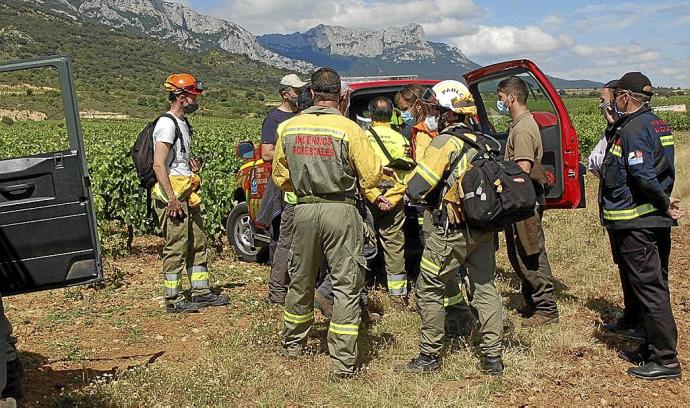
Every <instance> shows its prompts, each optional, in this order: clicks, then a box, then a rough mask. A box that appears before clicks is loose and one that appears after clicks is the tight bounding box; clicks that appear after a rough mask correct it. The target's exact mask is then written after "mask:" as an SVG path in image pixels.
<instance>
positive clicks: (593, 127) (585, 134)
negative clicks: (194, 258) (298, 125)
mask: <svg viewBox="0 0 690 408" xmlns="http://www.w3.org/2000/svg"><path fill="white" fill-rule="evenodd" d="M566 103H567V104H569V105H570V104H573V105H576V104H577V106H572V107H571V106H569V109H572V111H574V112H576V113H575V114H573V115H572V116H571V118H572V120H573V123H574V126H575V128H576V130H577V133H578V136H579V139H580V152H581V155H582V158H583V159H586V155H587V154H588V153H589V151H590V150H591V148H592V147H593V146H594V145H595V144H596V143H597V141H598V139H599V137H600V135H601V132H602V130H603V128H604V121H603V119H602V117H601V115H600V114H598V113H596V109H597V108H596V105H597V101H596V100H595V99H592V100H577V99H566ZM662 117H664V118H665V119H666V120H667V121H668V122H669V124H670V125H671V126H672V127H673V128H674V130H676V131H681V130H688V129H690V117H688V115H686V114H663V115H662ZM191 121H192V125H193V126H194V152H193V154H194V155H197V156H198V155H203V156H204V157H205V158H206V162H205V165H204V168H203V169H202V172H201V177H202V188H201V196H202V198H203V202H204V212H203V214H204V223H205V227H206V230H207V232H208V234H209V236H210V237H217V236H218V234H219V233H221V232H222V230H223V225H224V222H225V217H226V216H227V214H228V213H229V211H230V209H231V208H232V205H233V203H232V201H233V194H232V193H233V191H234V189H235V177H234V173H235V171H236V170H237V169H238V168H239V165H240V160H239V159H238V158H237V156H236V155H235V145H236V144H237V142H239V141H242V140H253V141H256V140H258V138H259V131H260V127H261V120H259V119H243V120H226V119H213V118H205V117H194V118H192V119H191ZM145 125H146V121H143V120H139V119H137V120H127V121H123V120H100V121H90V120H86V121H83V122H82V130H83V133H84V142H85V148H86V155H87V160H88V166H89V171H90V174H91V180H92V189H93V192H94V201H95V208H96V213H97V214H96V215H97V217H98V220H99V228H100V230H101V236H102V238H103V237H107V236H109V235H112V234H113V228H115V229H116V230H118V232H117V233H121V231H120V230H122V229H123V228H120V227H124V224H126V225H132V226H133V227H134V229H135V232H137V233H145V232H151V231H153V230H154V229H155V226H154V225H153V223H152V222H151V221H150V219H149V218H147V216H146V210H145V197H140V193H139V183H138V180H137V177H136V173H135V172H134V168H133V165H132V160H131V158H130V156H129V149H130V148H131V146H132V144H133V143H134V140H135V138H136V136H137V135H138V134H139V132H140V131H141V129H143V127H144V126H145ZM66 134H67V132H66V129H65V127H64V122H61V121H56V120H47V121H17V122H15V123H13V124H0V159H6V158H10V157H20V156H29V155H32V154H37V153H40V152H51V151H61V150H65V149H67V148H68V143H67V136H66ZM112 222H115V227H113V223H112ZM106 239H107V238H106ZM107 247H108V245H106V248H107Z"/></svg>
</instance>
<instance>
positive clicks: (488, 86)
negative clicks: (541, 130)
mask: <svg viewBox="0 0 690 408" xmlns="http://www.w3.org/2000/svg"><path fill="white" fill-rule="evenodd" d="M511 75H512V74H511ZM511 75H506V76H505V77H500V78H492V79H489V80H485V81H482V82H479V84H478V89H479V93H480V94H481V96H482V102H483V103H484V107H485V108H486V113H487V119H488V121H489V124H490V125H491V126H492V128H493V131H494V133H497V134H498V133H507V132H508V129H509V127H510V116H505V115H501V114H500V113H499V112H498V108H496V87H497V86H498V84H499V82H501V81H502V80H504V79H505V78H507V77H509V76H511ZM517 77H519V78H521V79H522V80H524V81H525V82H526V83H527V87H528V88H529V96H528V97H527V106H528V107H529V110H530V111H532V112H547V113H552V114H556V109H555V108H554V106H553V103H552V102H551V100H549V98H548V97H547V96H546V92H545V91H544V89H543V88H542V87H541V85H540V84H539V82H538V81H537V80H536V79H535V78H534V77H533V76H532V74H531V73H529V72H525V73H522V74H519V75H517Z"/></svg>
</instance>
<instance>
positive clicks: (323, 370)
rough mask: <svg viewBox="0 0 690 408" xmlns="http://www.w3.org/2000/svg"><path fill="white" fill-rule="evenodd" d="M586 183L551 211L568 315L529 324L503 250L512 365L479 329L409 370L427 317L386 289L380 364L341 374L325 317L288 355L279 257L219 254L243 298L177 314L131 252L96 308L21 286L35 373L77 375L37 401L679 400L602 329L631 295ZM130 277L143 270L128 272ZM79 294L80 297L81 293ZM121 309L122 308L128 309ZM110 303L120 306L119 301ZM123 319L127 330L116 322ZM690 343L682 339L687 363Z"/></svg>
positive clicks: (16, 317)
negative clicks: (333, 372)
mask: <svg viewBox="0 0 690 408" xmlns="http://www.w3.org/2000/svg"><path fill="white" fill-rule="evenodd" d="M688 137H690V135H688V134H684V135H677V139H676V140H677V142H676V147H677V158H676V162H677V163H678V178H677V180H678V182H677V186H676V195H677V196H679V197H681V198H684V199H685V200H686V201H687V200H688V198H689V197H690V181H689V180H690V174H688V172H689V171H690V169H689V168H688V163H690V160H689V159H690V142H688ZM587 187H588V199H589V201H588V204H589V207H588V208H587V209H584V210H577V211H572V210H569V211H550V212H548V213H547V216H546V221H545V224H546V231H547V245H548V250H549V255H550V258H551V261H552V266H553V270H554V273H555V275H556V277H557V279H558V286H557V295H558V304H559V308H560V311H561V323H560V324H559V325H557V326H552V327H546V328H540V329H534V330H526V329H523V328H521V327H520V323H519V320H520V319H519V317H518V316H517V315H516V313H515V308H516V307H519V306H521V299H520V294H519V286H518V283H517V280H516V279H515V277H514V275H513V274H512V273H509V272H505V271H507V270H508V263H507V260H506V259H505V256H504V255H503V253H504V250H501V252H500V253H501V256H500V258H499V267H500V272H499V277H498V284H499V288H500V291H501V293H502V295H503V301H504V304H505V305H506V310H507V311H508V317H509V319H510V320H511V322H512V323H513V326H514V327H513V328H512V329H510V330H508V332H507V333H506V351H505V356H504V358H505V362H506V366H507V370H506V373H505V375H504V376H503V377H501V378H491V377H487V376H484V375H481V374H479V373H478V371H477V370H476V367H475V365H476V363H477V361H478V359H477V343H478V339H477V337H476V334H475V335H474V336H473V337H472V338H471V339H470V340H469V344H453V345H450V347H449V351H448V352H447V354H446V355H445V359H444V367H443V370H442V372H440V373H438V374H434V375H430V376H414V375H403V374H398V373H396V372H395V371H394V368H395V367H396V365H398V364H401V363H404V362H406V361H407V360H409V359H410V358H412V357H413V356H414V355H416V353H417V342H418V332H419V327H420V321H419V317H418V316H417V315H416V314H413V313H411V312H403V311H398V310H396V309H395V308H393V307H392V305H390V304H389V303H388V300H387V298H386V296H385V295H384V294H382V293H374V294H373V295H372V296H373V302H374V303H376V304H378V305H380V307H381V308H382V309H383V310H384V311H385V317H384V319H383V321H382V322H381V323H380V324H378V325H376V326H374V327H373V328H372V329H371V331H370V332H368V333H367V334H365V335H364V336H361V339H360V347H361V348H360V351H361V354H362V358H363V360H364V361H365V363H366V366H367V369H366V371H365V373H364V374H363V375H362V376H360V377H359V378H357V379H355V380H351V381H339V382H338V381H333V380H331V379H329V378H328V374H329V372H330V362H329V358H328V354H327V352H326V345H325V336H326V329H325V326H324V325H323V323H319V324H317V325H316V328H315V330H314V336H313V339H311V340H310V346H311V351H312V352H311V354H310V355H308V356H306V357H304V358H302V359H299V360H296V361H289V360H286V359H284V358H283V357H281V356H280V355H279V354H278V344H279V333H280V331H281V328H282V322H281V319H280V316H281V310H280V309H279V308H276V307H269V306H267V305H265V304H264V303H263V302H262V299H263V296H264V290H265V289H264V288H265V282H266V278H267V275H268V269H267V268H265V267H256V266H248V265H246V264H242V263H238V262H235V261H233V260H229V259H223V258H220V259H218V260H217V261H216V263H215V265H216V268H215V269H216V271H215V272H216V276H217V279H218V282H219V284H221V285H223V286H224V287H225V288H226V291H228V292H229V293H230V294H231V296H232V297H233V305H232V306H231V308H229V309H224V310H214V311H208V312H205V313H204V314H203V315H197V316H185V317H170V316H166V315H164V314H162V313H160V304H159V302H158V301H151V300H150V293H152V291H155V290H157V288H158V286H157V285H158V272H157V271H158V264H157V260H156V259H155V257H148V258H146V259H141V257H139V258H137V257H130V258H128V259H127V258H126V259H124V260H120V261H114V263H111V265H110V268H111V269H113V268H116V270H117V271H118V272H122V271H124V272H123V273H124V276H122V274H118V275H117V276H118V277H119V279H121V280H122V282H121V283H123V286H121V287H120V286H117V285H116V286H115V287H113V288H106V290H101V291H94V290H84V295H83V297H84V300H81V301H80V302H77V303H79V304H80V305H81V306H80V307H81V308H82V309H85V310H89V311H90V312H91V313H90V314H89V313H76V312H75V313H72V314H69V313H67V314H65V313H62V314H60V315H59V316H60V318H61V320H58V321H43V322H42V323H41V322H39V323H32V322H33V320H32V316H33V315H32V314H31V313H32V310H33V313H34V314H35V313H36V310H35V309H36V307H37V306H36V305H41V304H44V303H47V302H57V303H60V305H61V306H60V307H61V308H62V309H64V310H66V311H74V310H75V308H76V307H77V306H74V304H72V303H70V302H69V301H67V302H66V301H65V300H67V294H65V295H64V296H65V298H64V299H63V298H62V296H63V295H62V293H61V292H59V291H58V292H50V293H49V294H45V293H44V294H35V295H31V296H28V297H26V298H21V297H20V298H16V299H12V301H11V305H10V317H11V318H12V319H13V321H14V323H15V327H17V330H18V332H19V334H20V339H21V344H20V346H21V348H22V350H24V351H25V352H29V351H30V352H31V353H36V354H37V355H43V356H45V357H46V359H47V361H45V362H40V363H37V362H35V361H30V362H29V364H28V365H29V376H30V378H31V377H32V376H35V378H37V377H39V376H40V375H42V373H43V374H44V373H45V372H46V370H53V371H54V372H55V373H57V375H58V376H60V375H62V377H60V378H73V380H72V381H68V380H65V381H63V382H59V383H58V384H60V385H61V386H62V389H60V390H56V391H54V392H53V393H49V394H48V395H36V393H34V394H33V395H32V396H31V398H30V399H29V401H28V402H29V405H36V406H46V405H47V406H50V405H53V406H124V407H141V406H159V407H165V406H170V407H177V406H189V407H197V406H358V407H387V406H434V407H443V406H448V407H450V406H494V405H500V406H515V405H521V406H522V405H537V406H546V405H558V404H563V403H565V402H568V403H571V404H576V405H606V404H614V405H629V404H636V405H669V404H670V405H676V404H677V402H678V401H683V400H686V401H687V400H688V398H690V387H688V386H686V385H685V384H684V383H683V382H682V381H679V382H666V383H662V385H650V384H648V383H644V382H640V381H636V380H633V379H631V378H629V377H627V376H626V375H625V373H624V370H625V368H627V365H626V364H624V363H623V362H621V361H619V360H617V359H616V357H615V354H616V352H617V350H618V349H619V348H621V347H625V346H626V345H627V344H625V343H623V342H620V341H619V340H618V339H615V338H612V337H611V336H607V335H605V334H602V333H601V332H600V331H599V330H598V329H597V328H596V325H597V324H598V323H599V322H601V321H602V319H609V318H611V317H613V316H614V315H615V314H616V313H618V312H620V309H621V305H622V299H621V291H620V289H619V282H618V277H617V270H616V269H615V267H614V265H613V264H612V262H611V259H610V254H609V246H608V240H607V238H606V234H605V233H604V231H602V229H601V227H600V226H599V224H598V218H597V210H596V202H595V197H596V188H595V187H596V181H595V180H593V179H592V178H591V177H590V178H588V180H587ZM686 204H687V203H686ZM685 231H687V229H685ZM146 250H147V251H150V250H151V249H150V248H149V249H146ZM674 255H677V254H674ZM681 255H683V254H681ZM684 255H685V256H687V254H684ZM132 258H134V259H132ZM685 259H687V258H685ZM684 272H685V271H684V270H683V269H682V268H681V267H677V266H673V267H672V270H671V276H672V279H671V280H672V282H671V283H672V287H673V290H674V291H675V293H676V294H674V299H676V302H675V304H676V306H675V307H676V316H677V318H678V322H679V328H680V333H681V343H682V342H683V341H685V340H686V338H684V336H686V334H687V333H688V330H689V329H690V324H688V321H687V319H685V317H684V316H682V317H681V315H682V312H684V311H686V308H685V306H688V305H690V289H689V288H688V287H687V286H686V285H685V284H684V283H683V280H682V277H678V275H680V274H681V273H684ZM130 279H132V280H135V281H134V282H129V283H128V280H130ZM679 280H680V282H679ZM69 296H70V298H75V297H76V298H79V296H77V295H75V294H74V292H71V293H69ZM106 302H116V306H113V305H111V306H108V307H106V306H104V303H106ZM679 304H680V306H678V305H679ZM31 306H33V307H31ZM679 307H680V308H681V309H680V310H679V309H678V308H679ZM118 308H120V309H121V310H122V312H120V313H118V312H117V310H120V309H118ZM82 309H79V310H82ZM111 309H114V310H115V312H112V313H110V312H108V313H106V311H105V310H111ZM73 315H74V316H73ZM89 315H91V316H92V317H91V319H92V321H91V322H90V323H89V324H88V325H87V324H86V323H85V320H84V319H85V317H84V316H89ZM116 319H119V320H116ZM32 324H33V325H32ZM132 325H134V326H135V327H139V328H140V333H139V335H136V333H134V334H132V333H131V326H132ZM113 326H117V327H120V329H119V330H110V329H112V328H113ZM65 327H73V329H74V330H73V331H71V332H68V333H67V334H64V335H63V336H66V337H67V338H70V339H71V341H72V343H71V344H72V349H75V350H73V351H74V352H75V353H76V355H80V354H79V353H80V352H82V355H87V356H88V358H81V359H78V361H69V362H67V363H65V361H62V360H60V357H59V356H61V355H60V354H58V351H57V350H55V349H53V348H51V347H49V346H46V345H45V342H46V339H50V338H51V336H52V335H54V331H55V330H56V329H57V328H62V329H64V328H65ZM127 328H129V329H130V330H129V331H127V330H126V329H127ZM64 330H66V329H64ZM51 332H52V333H51ZM120 333H123V334H120ZM127 333H129V334H127ZM118 336H120V337H122V338H125V339H127V341H128V342H129V343H128V346H124V350H118V351H117V352H116V351H114V350H111V349H109V348H110V346H109V345H110V344H112V343H116V344H118V345H119V344H120V343H119V342H118V340H117V339H119V338H120V337H118ZM93 337H97V338H96V339H93ZM94 343H96V344H95V345H94ZM157 350H164V351H165V354H164V355H163V356H162V357H161V358H160V359H159V360H158V361H156V362H155V363H151V364H145V363H141V362H139V363H137V364H134V365H130V366H128V365H127V364H120V365H118V367H116V369H114V370H105V369H102V368H98V367H102V366H99V365H98V364H99V363H98V360H97V359H96V357H100V358H104V357H105V358H106V360H107V358H108V357H111V356H112V355H113V354H122V353H123V352H125V353H126V352H129V353H130V354H132V353H135V352H142V353H144V352H150V353H153V352H155V351H157ZM685 350H687V349H686V348H685V346H684V343H683V345H681V361H683V362H685V361H686V360H684V359H685V358H686V356H687V354H683V352H684V351H685ZM84 351H89V352H88V353H87V354H84ZM61 353H63V354H64V351H62V352H61ZM73 354H74V353H73ZM107 364H110V366H112V365H114V363H112V362H111V363H106V367H107ZM80 368H81V369H80ZM60 373H62V374H60ZM109 373H112V375H111V374H109ZM97 374H98V375H97ZM69 375H72V377H69ZM40 378H42V379H44V380H45V381H46V382H50V381H58V380H55V379H53V378H52V377H40ZM36 386H38V384H36ZM46 389H48V388H41V390H46Z"/></svg>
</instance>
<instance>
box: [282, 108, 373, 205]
mask: <svg viewBox="0 0 690 408" xmlns="http://www.w3.org/2000/svg"><path fill="white" fill-rule="evenodd" d="M277 134H278V138H277V141H276V147H275V155H274V157H273V181H275V183H276V185H277V186H278V187H280V188H281V189H282V190H284V191H294V193H295V195H296V196H297V200H298V202H300V201H302V202H305V201H304V200H307V199H335V200H342V199H345V200H347V201H349V200H353V201H354V198H355V195H356V192H357V180H359V183H360V185H361V187H362V188H363V189H367V188H374V187H376V186H378V184H379V182H380V180H381V176H382V167H381V160H380V159H379V158H378V156H377V155H376V153H374V150H373V149H372V148H371V145H370V144H369V140H368V139H367V136H366V135H365V134H364V131H363V130H362V128H360V127H359V126H358V125H357V124H356V123H355V122H353V121H351V120H350V119H348V118H346V117H344V116H343V115H342V114H341V113H340V111H339V110H337V109H335V108H330V107H323V106H314V107H311V108H309V109H307V110H305V111H304V112H302V114H300V115H297V116H295V117H293V118H290V119H288V120H286V121H284V122H282V123H281V124H280V125H279V126H278V131H277Z"/></svg>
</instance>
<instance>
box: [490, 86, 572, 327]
mask: <svg viewBox="0 0 690 408" xmlns="http://www.w3.org/2000/svg"><path fill="white" fill-rule="evenodd" d="M528 92H529V91H528V89H527V84H526V83H525V81H523V80H522V79H520V78H518V77H516V76H511V77H509V78H506V79H504V80H502V81H501V82H499V83H498V86H497V87H496V93H497V99H498V100H497V103H496V106H497V108H498V110H499V111H500V112H501V113H502V114H504V115H509V116H510V117H511V119H512V122H511V124H510V130H509V131H508V140H507V142H506V150H505V160H513V161H515V162H516V163H517V164H518V165H519V166H520V167H521V168H522V170H524V172H525V173H527V174H529V176H530V178H531V179H532V182H533V184H534V189H535V191H536V193H537V209H536V211H535V214H534V216H532V217H531V218H528V219H526V220H524V221H520V222H517V223H515V224H512V225H510V226H508V227H507V228H506V230H505V235H506V246H507V249H508V259H509V260H510V264H511V266H512V267H513V269H514V270H515V273H516V274H517V275H518V277H520V280H521V282H522V296H523V299H524V301H525V304H526V307H525V308H524V309H523V310H522V315H523V317H524V319H523V320H522V325H523V326H524V327H534V326H539V325H544V324H553V323H558V307H557V306H556V299H555V296H554V292H555V285H554V278H553V274H552V273H551V264H550V263H549V258H548V256H547V253H546V241H545V237H544V229H543V227H542V217H543V215H544V201H545V187H544V186H545V185H546V184H547V178H546V171H545V170H544V167H543V166H542V164H541V160H542V156H543V154H544V147H543V145H542V140H541V133H540V132H539V126H538V125H537V122H536V121H535V120H534V117H533V116H532V113H531V112H530V111H529V108H528V107H527V96H528Z"/></svg>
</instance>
